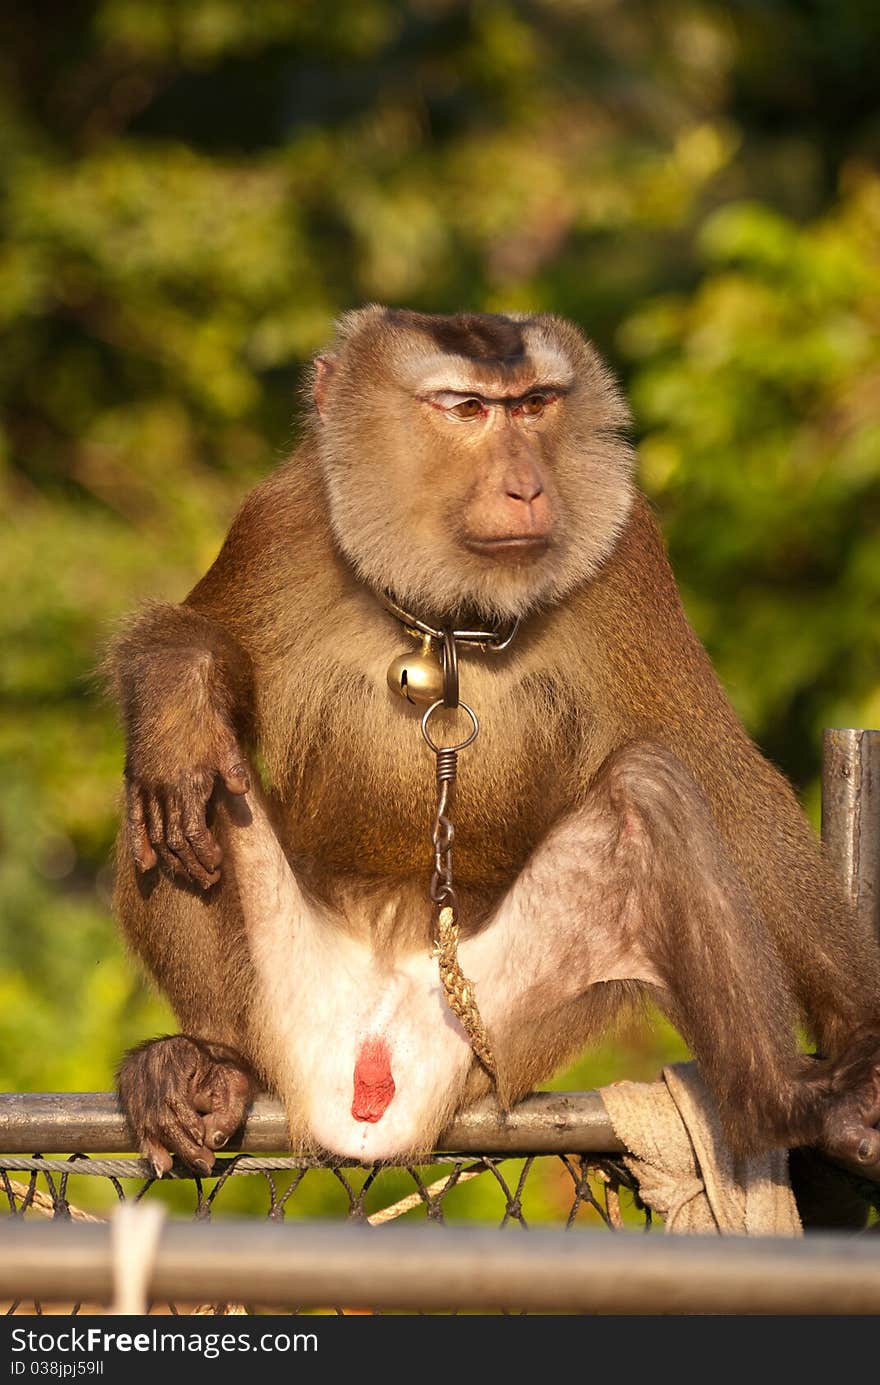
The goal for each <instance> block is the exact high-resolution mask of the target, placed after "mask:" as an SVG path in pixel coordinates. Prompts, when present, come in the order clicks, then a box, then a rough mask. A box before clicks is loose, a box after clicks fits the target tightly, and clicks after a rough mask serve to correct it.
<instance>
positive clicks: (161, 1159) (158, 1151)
mask: <svg viewBox="0 0 880 1385" xmlns="http://www.w3.org/2000/svg"><path fill="white" fill-rule="evenodd" d="M141 1153H142V1154H143V1156H144V1158H145V1159H146V1160H147V1162H148V1163H149V1164H151V1165H152V1168H153V1172H154V1173H155V1175H156V1177H157V1178H161V1177H162V1175H163V1174H166V1173H170V1172H171V1165H172V1164H173V1163H174V1160H173V1159H172V1157H171V1155H170V1153H169V1152H168V1150H167V1149H166V1148H165V1147H164V1145H161V1144H160V1143H159V1141H158V1140H154V1139H150V1138H149V1137H147V1138H145V1139H144V1141H143V1144H142V1145H141Z"/></svg>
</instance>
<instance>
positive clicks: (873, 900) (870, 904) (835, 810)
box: [822, 729, 880, 938]
mask: <svg viewBox="0 0 880 1385" xmlns="http://www.w3.org/2000/svg"><path fill="white" fill-rule="evenodd" d="M822 840H823V841H824V843H825V846H826V847H827V849H828V852H829V855H830V856H831V859H832V860H833V861H834V863H835V865H836V866H837V868H838V870H839V871H840V875H841V878H842V879H843V881H844V884H845V886H846V890H847V894H848V895H849V898H850V900H851V902H852V904H853V905H854V906H855V908H856V909H857V910H858V912H859V913H860V914H861V915H862V916H863V917H864V918H866V919H867V920H868V922H869V923H870V924H871V926H872V928H873V929H874V932H875V933H876V935H877V937H878V938H880V731H854V730H836V729H835V730H826V732H825V736H824V741H823V747H822Z"/></svg>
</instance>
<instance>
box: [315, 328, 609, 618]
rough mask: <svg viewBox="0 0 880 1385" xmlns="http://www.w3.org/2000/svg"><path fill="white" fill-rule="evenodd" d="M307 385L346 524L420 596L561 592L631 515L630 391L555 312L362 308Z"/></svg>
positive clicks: (337, 520) (516, 599)
mask: <svg viewBox="0 0 880 1385" xmlns="http://www.w3.org/2000/svg"><path fill="white" fill-rule="evenodd" d="M315 401H316V404H317V408H318V415H319V420H320V422H319V426H318V430H317V436H318V448H319V455H320V458H321V464H322V468H323V472H324V477H325V480H326V486H327V495H328V502H329V506H330V516H331V521H332V525H333V531H334V534H335V537H336V540H337V542H338V544H339V546H340V548H341V550H342V552H343V553H344V554H345V556H346V557H347V559H348V560H349V562H351V563H352V564H353V566H354V567H355V569H356V570H357V572H358V574H359V576H361V577H362V578H363V579H364V580H365V581H366V582H368V583H369V584H370V585H371V586H373V587H374V588H375V589H376V590H377V591H382V590H389V591H390V592H391V593H393V595H394V596H395V597H396V598H397V600H398V601H400V602H401V603H402V604H403V605H404V606H406V607H408V608H409V609H412V610H413V611H414V612H416V613H419V614H423V615H426V616H427V615H436V616H437V617H443V616H445V615H447V614H452V613H454V612H457V611H463V610H475V611H478V612H481V613H485V614H486V615H487V616H501V617H512V616H516V615H523V614H525V613H526V612H527V611H528V610H529V609H530V608H531V607H534V606H536V605H538V604H540V603H542V602H548V601H555V600H559V599H560V598H561V597H563V596H565V595H566V594H567V593H568V592H570V591H571V590H572V589H573V588H575V587H576V586H578V585H579V584H580V583H582V582H585V581H588V580H589V579H590V577H591V576H592V575H593V574H594V573H595V571H596V569H597V568H598V566H599V564H600V563H601V562H602V560H603V559H604V558H605V557H606V556H607V555H608V553H609V552H610V550H611V548H612V547H613V544H614V540H615V538H616V536H617V534H618V532H619V530H620V527H621V525H622V523H623V521H624V519H625V517H626V513H627V510H628V508H629V503H630V474H631V454H630V449H629V447H628V445H627V443H626V442H625V440H624V439H623V438H622V437H621V429H622V428H623V427H624V426H625V425H626V423H627V421H628V414H627V411H626V407H625V405H624V404H623V402H622V400H621V398H620V395H619V394H618V392H617V389H616V387H615V385H614V382H613V380H612V379H611V377H610V375H609V373H608V371H607V370H606V368H605V367H604V366H603V365H602V363H601V362H600V360H599V359H598V357H597V355H596V353H595V352H594V350H593V349H592V347H590V346H589V345H588V344H587V343H586V342H585V341H584V339H583V337H581V335H580V334H579V333H578V332H577V330H576V329H575V328H574V327H572V326H571V324H569V323H566V322H564V321H562V320H561V319H557V318H550V317H536V318H526V317H520V318H512V317H501V316H497V317H496V316H489V315H463V316H460V317H456V318H444V317H429V316H424V315H420V314H415V313H408V312H403V311H397V310H391V309H383V308H368V309H365V310H363V311H362V312H360V313H354V314H351V315H349V317H348V318H345V319H343V321H342V323H341V325H340V330H339V348H338V352H337V354H335V355H333V356H327V357H320V358H319V360H318V362H317V363H316V376H315Z"/></svg>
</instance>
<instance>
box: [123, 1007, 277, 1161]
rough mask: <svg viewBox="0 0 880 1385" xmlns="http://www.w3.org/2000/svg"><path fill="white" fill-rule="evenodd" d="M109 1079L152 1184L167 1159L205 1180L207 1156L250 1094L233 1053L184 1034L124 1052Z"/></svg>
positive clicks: (238, 1120) (246, 1071)
mask: <svg viewBox="0 0 880 1385" xmlns="http://www.w3.org/2000/svg"><path fill="white" fill-rule="evenodd" d="M116 1080H117V1090H118V1092H119V1100H120V1103H121V1105H122V1108H123V1110H124V1111H125V1114H126V1116H127V1117H128V1123H129V1125H130V1126H131V1130H132V1133H133V1134H134V1136H135V1139H136V1140H137V1143H138V1148H139V1149H140V1150H141V1152H142V1153H143V1155H144V1157H145V1158H146V1159H148V1160H149V1161H150V1163H151V1164H152V1166H153V1168H154V1169H155V1171H156V1176H157V1177H158V1178H161V1177H162V1175H163V1174H164V1173H167V1172H168V1171H169V1169H170V1168H171V1163H172V1158H173V1156H174V1155H175V1154H177V1155H179V1156H180V1158H181V1159H182V1160H183V1161H184V1163H186V1164H189V1166H190V1167H191V1168H193V1169H196V1170H197V1172H199V1173H203V1174H207V1173H210V1171H211V1169H212V1167H213V1165H214V1150H215V1149H220V1148H222V1146H223V1145H225V1144H226V1141H227V1140H228V1139H229V1137H230V1135H232V1134H233V1132H234V1131H236V1130H237V1129H238V1127H239V1126H240V1125H241V1124H242V1122H243V1121H244V1118H245V1115H246V1114H247V1110H248V1107H249V1106H250V1103H251V1101H252V1100H253V1098H254V1094H255V1092H256V1090H257V1083H256V1079H255V1078H254V1075H253V1073H252V1072H251V1070H250V1068H249V1067H248V1064H247V1062H246V1061H245V1059H244V1058H242V1056H241V1054H240V1053H237V1052H236V1051H235V1049H234V1048H228V1047H227V1046H226V1045H225V1044H215V1043H209V1042H208V1041H207V1040H205V1039H194V1038H190V1037H189V1035H187V1034H174V1035H172V1036H170V1037H169V1038H165V1039H151V1040H150V1041H149V1042H148V1043H145V1044H141V1045H140V1046H139V1047H138V1048H133V1049H131V1050H130V1051H129V1052H128V1053H127V1054H126V1055H125V1057H124V1058H123V1060H122V1063H121V1064H120V1067H119V1071H118V1073H117V1079H116Z"/></svg>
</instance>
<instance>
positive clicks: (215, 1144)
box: [211, 1130, 229, 1149]
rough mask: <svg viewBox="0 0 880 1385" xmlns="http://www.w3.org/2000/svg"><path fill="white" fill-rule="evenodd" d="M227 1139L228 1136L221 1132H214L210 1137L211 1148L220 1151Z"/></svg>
mask: <svg viewBox="0 0 880 1385" xmlns="http://www.w3.org/2000/svg"><path fill="white" fill-rule="evenodd" d="M228 1139H229V1136H228V1135H224V1134H223V1131H222V1130H215V1131H214V1133H213V1135H212V1136H211V1148H212V1149H222V1148H223V1146H224V1145H225V1144H226V1141H227V1140H228Z"/></svg>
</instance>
